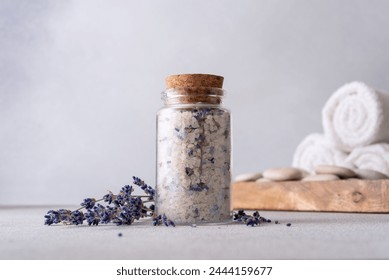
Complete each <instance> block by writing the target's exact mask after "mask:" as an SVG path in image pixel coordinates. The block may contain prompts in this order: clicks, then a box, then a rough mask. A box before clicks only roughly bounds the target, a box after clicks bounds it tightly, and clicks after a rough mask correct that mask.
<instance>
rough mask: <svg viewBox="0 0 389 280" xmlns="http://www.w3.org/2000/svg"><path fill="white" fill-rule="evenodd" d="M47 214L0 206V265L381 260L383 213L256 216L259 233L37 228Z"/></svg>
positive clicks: (388, 226)
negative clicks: (70, 261)
mask: <svg viewBox="0 0 389 280" xmlns="http://www.w3.org/2000/svg"><path fill="white" fill-rule="evenodd" d="M53 208H59V207H52V206H39V207H38V206H35V207H16V206H14V207H6V206H2V207H1V206H0V259H27V260H30V259H142V260H145V259H389V215H388V214H347V213H311V212H270V211H262V212H260V213H261V215H262V216H264V217H266V218H268V219H271V220H272V222H271V223H268V224H263V225H261V226H259V227H247V226H245V225H242V224H236V223H226V224H219V225H197V227H191V226H177V227H175V228H170V227H169V228H167V227H153V226H151V222H150V221H144V222H139V223H136V224H133V225H131V226H121V227H118V226H115V225H99V226H97V227H92V226H88V225H81V226H65V225H53V226H44V225H43V221H44V219H43V216H44V214H45V213H46V212H47V211H48V210H49V209H53ZM69 209H73V208H69ZM276 220H278V221H279V224H275V223H274V221H276ZM287 223H291V224H292V225H291V226H290V227H288V226H286V224H287ZM119 233H122V236H121V237H119V236H118V234H119Z"/></svg>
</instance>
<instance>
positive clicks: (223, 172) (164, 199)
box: [156, 74, 231, 224]
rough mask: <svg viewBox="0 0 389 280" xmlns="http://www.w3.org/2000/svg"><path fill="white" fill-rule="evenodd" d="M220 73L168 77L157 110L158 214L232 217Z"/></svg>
mask: <svg viewBox="0 0 389 280" xmlns="http://www.w3.org/2000/svg"><path fill="white" fill-rule="evenodd" d="M222 83H223V77H220V76H215V75H205V74H186V75H174V76H169V77H168V78H167V90H166V91H164V92H163V93H162V100H163V101H164V104H165V106H164V107H163V108H162V109H160V110H159V112H158V113H157V184H156V186H157V187H156V190H157V197H156V212H157V214H166V216H167V217H168V218H169V219H171V220H173V221H174V222H175V223H177V224H189V223H201V222H222V221H225V220H226V219H228V218H229V217H230V183H231V171H230V167H231V118H230V113H229V111H228V110H227V109H225V108H222V107H221V103H222V99H223V96H224V93H225V92H224V90H223V89H222Z"/></svg>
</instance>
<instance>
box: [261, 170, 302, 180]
mask: <svg viewBox="0 0 389 280" xmlns="http://www.w3.org/2000/svg"><path fill="white" fill-rule="evenodd" d="M263 177H264V178H266V179H269V180H272V181H290V180H300V179H301V178H302V177H303V174H302V172H301V169H299V168H294V167H283V168H269V169H266V170H265V171H264V172H263Z"/></svg>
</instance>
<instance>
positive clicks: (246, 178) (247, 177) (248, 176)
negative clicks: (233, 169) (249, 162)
mask: <svg viewBox="0 0 389 280" xmlns="http://www.w3.org/2000/svg"><path fill="white" fill-rule="evenodd" d="M259 178H262V173H259V172H253V173H244V174H240V175H238V176H236V177H235V182H251V181H256V180H258V179H259Z"/></svg>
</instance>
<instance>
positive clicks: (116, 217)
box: [44, 176, 175, 226]
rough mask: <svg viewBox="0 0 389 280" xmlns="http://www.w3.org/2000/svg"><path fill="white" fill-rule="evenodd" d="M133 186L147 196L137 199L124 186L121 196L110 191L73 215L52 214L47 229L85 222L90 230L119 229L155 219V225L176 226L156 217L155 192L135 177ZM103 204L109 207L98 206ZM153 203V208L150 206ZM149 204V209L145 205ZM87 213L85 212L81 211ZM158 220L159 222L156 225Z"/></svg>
mask: <svg viewBox="0 0 389 280" xmlns="http://www.w3.org/2000/svg"><path fill="white" fill-rule="evenodd" d="M133 183H134V185H136V186H139V187H140V188H141V189H142V190H143V191H144V192H145V194H146V195H134V194H133V192H134V188H133V186H131V185H125V186H124V187H122V188H121V190H120V191H119V193H118V194H113V193H112V192H111V191H109V192H108V193H107V194H106V195H104V196H103V197H102V198H101V199H95V198H85V199H84V200H83V201H82V202H81V204H80V206H81V207H80V208H78V209H76V210H74V211H72V210H68V209H59V210H49V211H48V212H47V214H46V215H45V216H44V217H45V225H52V224H58V223H63V224H67V225H80V224H83V223H84V221H85V222H86V223H87V224H88V225H89V226H92V225H94V226H97V225H99V224H108V223H113V224H116V225H118V226H121V225H131V224H132V223H134V221H136V220H139V219H142V218H147V217H154V219H153V224H154V225H165V226H175V224H174V222H173V221H171V220H169V219H168V218H167V217H166V215H164V214H163V215H162V216H161V215H160V216H157V217H155V214H154V212H155V205H154V203H152V202H154V197H155V190H154V189H153V188H152V187H151V186H149V185H147V184H146V183H145V182H144V181H143V180H141V179H140V178H138V177H135V176H134V177H133ZM100 201H103V202H105V203H107V204H108V205H103V204H100V203H98V202H100ZM150 203H152V204H150ZM145 204H147V205H145ZM83 209H85V212H83V211H82V210H83ZM155 219H157V221H158V222H155Z"/></svg>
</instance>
